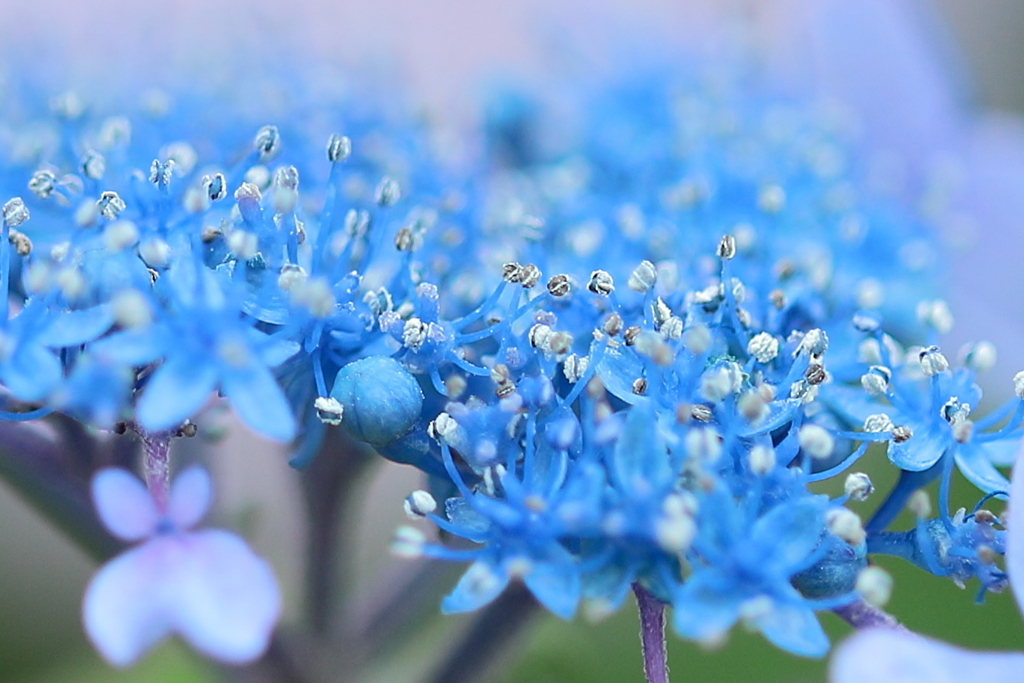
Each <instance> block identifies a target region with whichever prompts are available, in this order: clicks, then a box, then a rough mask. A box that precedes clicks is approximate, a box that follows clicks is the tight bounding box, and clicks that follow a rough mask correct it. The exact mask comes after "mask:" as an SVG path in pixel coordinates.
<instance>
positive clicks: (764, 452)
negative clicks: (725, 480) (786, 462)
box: [750, 444, 776, 477]
mask: <svg viewBox="0 0 1024 683" xmlns="http://www.w3.org/2000/svg"><path fill="white" fill-rule="evenodd" d="M775 462H776V458H775V449H773V448H769V447H768V446H765V445H763V444H758V445H756V446H754V447H753V448H751V449H750V471H751V472H753V473H754V474H756V475H757V476H759V477H760V476H764V475H766V474H768V473H769V472H771V471H772V470H773V469H775Z"/></svg>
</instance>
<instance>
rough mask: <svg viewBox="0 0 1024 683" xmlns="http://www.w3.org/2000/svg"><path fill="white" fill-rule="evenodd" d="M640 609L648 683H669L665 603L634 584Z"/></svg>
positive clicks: (637, 584) (645, 673) (642, 649)
mask: <svg viewBox="0 0 1024 683" xmlns="http://www.w3.org/2000/svg"><path fill="white" fill-rule="evenodd" d="M633 594H634V595H635V596H636V606H637V607H638V608H640V649H641V651H642V652H643V657H644V675H645V676H646V677H647V683H668V652H667V651H666V650H665V603H663V602H662V601H661V600H658V598H656V597H654V596H653V595H651V593H650V591H648V590H647V589H646V588H644V587H643V586H641V585H640V584H639V583H634V584H633Z"/></svg>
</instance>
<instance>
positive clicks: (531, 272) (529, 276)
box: [519, 263, 542, 289]
mask: <svg viewBox="0 0 1024 683" xmlns="http://www.w3.org/2000/svg"><path fill="white" fill-rule="evenodd" d="M541 275H542V273H541V272H540V268H538V267H537V266H535V265H533V264H532V263H527V264H526V265H525V266H523V267H522V270H520V272H519V284H520V285H522V286H523V287H524V288H525V289H532V288H533V287H534V286H536V284H537V283H538V282H540V278H541Z"/></svg>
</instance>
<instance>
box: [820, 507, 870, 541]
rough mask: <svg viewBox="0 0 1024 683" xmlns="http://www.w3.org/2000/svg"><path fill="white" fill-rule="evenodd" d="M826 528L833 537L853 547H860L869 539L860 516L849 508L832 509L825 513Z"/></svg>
mask: <svg viewBox="0 0 1024 683" xmlns="http://www.w3.org/2000/svg"><path fill="white" fill-rule="evenodd" d="M825 526H826V527H828V530H829V532H830V533H831V534H832V535H833V536H836V537H838V538H841V539H843V540H844V541H846V542H847V543H849V544H850V545H852V546H858V545H860V544H861V543H863V542H864V539H865V538H866V537H867V534H866V533H865V532H864V524H863V523H862V522H861V520H860V516H859V515H858V514H857V513H856V512H853V511H852V510H848V509H847V508H843V507H839V508H830V509H829V510H828V512H826V513H825Z"/></svg>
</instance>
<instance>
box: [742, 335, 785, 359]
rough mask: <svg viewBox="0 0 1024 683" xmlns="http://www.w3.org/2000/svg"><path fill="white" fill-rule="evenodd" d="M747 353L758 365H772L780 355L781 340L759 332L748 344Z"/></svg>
mask: <svg viewBox="0 0 1024 683" xmlns="http://www.w3.org/2000/svg"><path fill="white" fill-rule="evenodd" d="M747 353H749V354H750V355H751V356H753V357H754V359H755V360H757V362H758V363H770V362H771V361H772V360H774V359H775V357H776V356H778V355H779V340H778V339H776V338H775V337H774V336H772V335H770V334H768V333H767V332H758V333H757V334H755V335H754V336H753V337H751V338H750V341H749V342H747Z"/></svg>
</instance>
